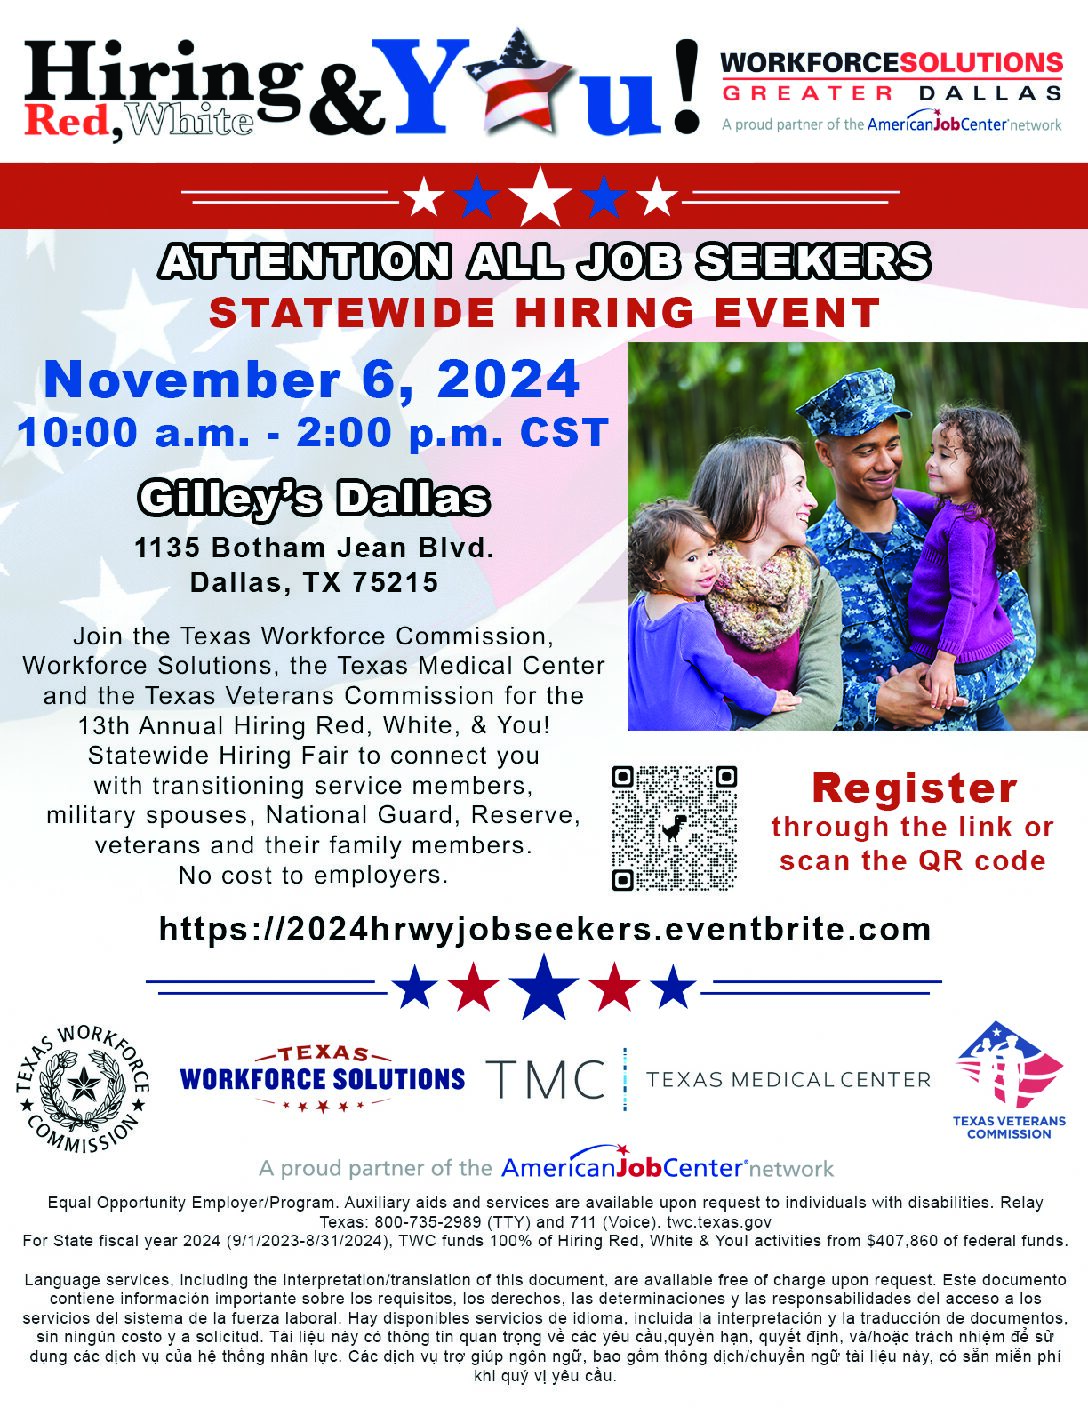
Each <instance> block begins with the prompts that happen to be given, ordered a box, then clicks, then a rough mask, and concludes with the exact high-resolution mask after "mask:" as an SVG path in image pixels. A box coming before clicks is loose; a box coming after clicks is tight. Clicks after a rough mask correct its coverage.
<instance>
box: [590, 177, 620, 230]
mask: <svg viewBox="0 0 1088 1408" xmlns="http://www.w3.org/2000/svg"><path fill="white" fill-rule="evenodd" d="M582 194H583V195H584V196H588V197H589V198H590V200H591V201H592V202H593V208H592V210H591V211H590V212H589V218H590V219H591V220H592V219H593V217H594V216H595V215H599V214H600V213H601V211H602V210H603V211H604V212H605V214H607V215H611V216H613V217H614V218H615V219H616V220H618V219H619V218H620V214H619V211H618V210H617V209H616V202H617V201H618V200H619V198H620V196H625V195H626V194H627V192H626V191H614V190H613V189H612V187H611V186H610V185H609V184H608V182H607V180H606V179H605V178H604V177H603V176H602V177H601V184H600V185H599V186H598V187H597V189H596V190H595V191H583V192H582Z"/></svg>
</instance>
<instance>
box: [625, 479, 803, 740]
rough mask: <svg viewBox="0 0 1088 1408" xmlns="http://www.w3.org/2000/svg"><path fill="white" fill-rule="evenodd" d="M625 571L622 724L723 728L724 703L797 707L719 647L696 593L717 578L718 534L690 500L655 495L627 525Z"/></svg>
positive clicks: (768, 709)
mask: <svg viewBox="0 0 1088 1408" xmlns="http://www.w3.org/2000/svg"><path fill="white" fill-rule="evenodd" d="M627 561H628V577H629V580H630V584H631V586H632V587H633V588H634V589H635V590H638V591H641V592H642V593H643V594H642V595H640V596H637V597H636V598H635V600H634V601H633V602H632V603H631V606H630V607H629V609H628V613H627V727H628V728H629V729H728V728H732V727H733V715H732V711H731V710H730V708H729V705H730V702H732V703H733V704H735V705H736V706H737V707H738V708H740V709H745V710H747V711H748V712H750V713H753V714H762V715H767V714H782V713H785V712H786V711H787V710H789V709H794V708H796V706H797V704H798V703H799V702H800V700H799V699H798V697H797V696H796V695H794V694H791V693H790V691H789V690H788V689H777V690H776V689H771V688H770V686H769V685H765V684H764V683H763V681H762V680H759V679H756V677H755V676H754V675H750V674H749V673H748V671H747V670H745V669H742V668H741V666H740V665H738V664H737V663H736V662H735V661H734V660H733V659H732V658H731V657H730V656H729V655H727V654H726V652H725V650H724V649H723V648H722V645H721V642H720V641H719V640H718V636H717V632H716V631H715V629H714V622H713V620H712V619H711V616H710V613H709V612H708V611H707V609H706V607H705V605H704V603H703V599H704V598H705V597H706V594H707V593H708V592H709V591H710V589H711V587H713V585H714V583H715V582H716V581H717V578H718V567H719V563H718V540H717V534H716V533H715V531H714V527H713V525H712V524H711V522H710V520H709V519H708V518H706V517H705V515H704V514H702V513H701V512H700V511H699V510H698V509H697V508H695V507H694V506H693V505H691V504H686V503H680V502H678V501H676V500H673V499H658V501H657V502H656V503H653V504H648V505H647V506H646V507H645V508H643V509H642V511H641V512H640V513H639V515H638V517H637V518H636V519H635V521H634V523H633V524H632V525H631V532H630V537H629V539H628V559H627Z"/></svg>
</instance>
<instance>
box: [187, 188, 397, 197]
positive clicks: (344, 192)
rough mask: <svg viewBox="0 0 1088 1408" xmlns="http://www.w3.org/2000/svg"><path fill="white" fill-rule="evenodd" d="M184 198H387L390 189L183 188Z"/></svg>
mask: <svg viewBox="0 0 1088 1408" xmlns="http://www.w3.org/2000/svg"><path fill="white" fill-rule="evenodd" d="M180 194H181V195H183V196H387V195H388V194H389V189H388V187H386V186H381V187H380V188H379V189H378V190H375V191H362V190H359V191H356V190H352V189H350V188H349V187H345V188H343V189H341V188H340V187H338V186H330V187H329V188H328V189H327V190H325V189H318V188H317V187H314V188H313V189H312V190H311V189H310V187H308V186H303V187H301V188H300V189H298V190H284V191H280V190H276V189H274V188H271V187H270V188H268V189H266V188H265V187H264V186H223V187H218V186H209V187H208V189H207V190H203V189H201V190H186V189H185V188H182V190H181V192H180Z"/></svg>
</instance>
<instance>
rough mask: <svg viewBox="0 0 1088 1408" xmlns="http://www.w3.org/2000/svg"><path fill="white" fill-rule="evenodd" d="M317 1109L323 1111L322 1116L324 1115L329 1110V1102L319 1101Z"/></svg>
mask: <svg viewBox="0 0 1088 1408" xmlns="http://www.w3.org/2000/svg"><path fill="white" fill-rule="evenodd" d="M317 1108H318V1109H319V1110H320V1111H321V1113H322V1114H324V1113H325V1111H326V1110H327V1109H328V1108H329V1102H328V1101H327V1100H319V1101H318V1102H317Z"/></svg>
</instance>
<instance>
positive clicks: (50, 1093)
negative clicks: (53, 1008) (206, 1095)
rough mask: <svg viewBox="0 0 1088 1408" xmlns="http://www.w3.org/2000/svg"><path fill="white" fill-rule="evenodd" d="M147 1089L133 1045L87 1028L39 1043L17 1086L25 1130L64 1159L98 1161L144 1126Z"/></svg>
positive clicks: (78, 1026) (60, 1030) (68, 1029)
mask: <svg viewBox="0 0 1088 1408" xmlns="http://www.w3.org/2000/svg"><path fill="white" fill-rule="evenodd" d="M149 1089H150V1080H149V1077H148V1073H147V1067H146V1066H145V1065H144V1063H143V1061H142V1060H141V1058H140V1056H139V1054H138V1053H137V1050H136V1047H135V1046H134V1045H133V1044H132V1042H131V1041H129V1039H128V1038H127V1037H126V1036H124V1035H123V1034H122V1033H121V1032H120V1031H117V1030H113V1029H111V1028H109V1027H104V1026H98V1025H95V1024H92V1023H88V1022H80V1023H75V1024H73V1025H72V1026H62V1027H57V1029H56V1031H55V1032H53V1033H51V1034H48V1035H45V1036H43V1037H41V1038H40V1039H39V1040H38V1041H37V1042H36V1043H35V1044H34V1045H33V1046H31V1047H30V1049H29V1051H28V1052H27V1054H26V1055H25V1056H24V1057H23V1058H22V1061H21V1062H20V1063H19V1071H18V1075H17V1076H16V1080H15V1090H16V1094H17V1096H18V1099H19V1109H20V1113H21V1114H22V1115H23V1117H24V1118H25V1120H26V1124H27V1128H28V1129H29V1130H30V1132H31V1133H32V1134H33V1135H34V1136H35V1137H36V1138H37V1139H39V1140H40V1141H41V1142H42V1143H43V1144H48V1145H49V1146H50V1147H51V1148H54V1149H57V1150H58V1151H59V1152H60V1153H62V1154H101V1153H105V1152H106V1150H108V1149H112V1148H113V1147H114V1146H115V1145H117V1144H122V1143H124V1141H125V1140H126V1139H127V1138H128V1137H129V1135H130V1134H131V1133H132V1132H133V1130H134V1129H136V1127H137V1126H138V1125H139V1123H140V1118H141V1115H142V1113H143V1109H144V1101H145V1097H146V1095H147V1092H148V1090H149Z"/></svg>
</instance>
